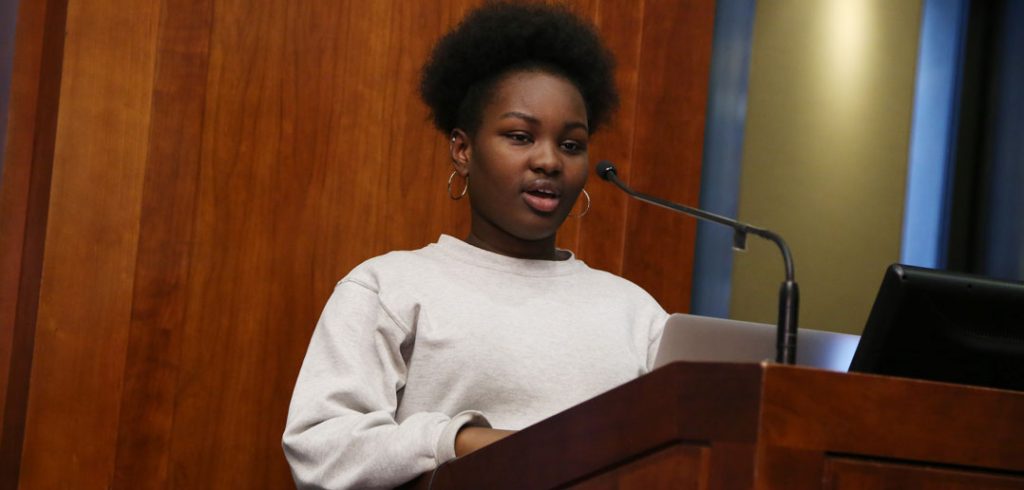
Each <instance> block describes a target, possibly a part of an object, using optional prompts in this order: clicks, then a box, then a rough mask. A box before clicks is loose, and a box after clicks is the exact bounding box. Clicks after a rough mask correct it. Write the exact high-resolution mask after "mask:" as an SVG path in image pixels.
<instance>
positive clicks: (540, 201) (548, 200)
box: [523, 192, 559, 213]
mask: <svg viewBox="0 0 1024 490" xmlns="http://www.w3.org/2000/svg"><path fill="white" fill-rule="evenodd" d="M523 200H524V201H526V205H527V206H530V207H531V208H533V209H534V210H536V211H539V212H541V213H550V212H552V211H554V210H555V208H557V207H558V201H559V199H558V196H555V195H553V194H547V195H545V194H542V193H539V192H524V193H523Z"/></svg>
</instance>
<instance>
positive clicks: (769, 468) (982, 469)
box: [409, 362, 1024, 490]
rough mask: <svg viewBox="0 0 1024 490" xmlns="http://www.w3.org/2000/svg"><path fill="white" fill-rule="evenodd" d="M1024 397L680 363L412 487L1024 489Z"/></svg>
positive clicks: (771, 368) (780, 369) (782, 369)
mask: <svg viewBox="0 0 1024 490" xmlns="http://www.w3.org/2000/svg"><path fill="white" fill-rule="evenodd" d="M1022 441H1024V393H1021V392H1011V391H1003V390H993V389H987V388H976V387H968V386H959V385H952V384H945V383H935V382H927V381H917V380H910V379H900V378H891V377H885V376H873V375H864V374H848V373H836V372H830V371H821V370H817V369H809V368H803V367H799V366H783V365H775V364H767V363H764V364H728V363H683V362H681V363H675V364H671V365H668V366H665V367H663V368H661V369H658V370H655V371H654V372H652V373H650V374H648V375H646V376H643V377H641V378H639V379H636V380H634V381H632V382H630V383H627V384H625V385H623V386H620V387H618V388H616V389H614V390H611V391H609V392H607V393H604V394H602V395H600V396H597V397H595V398H594V399H591V400H589V401H587V402H584V403H582V404H580V405H578V406H576V407H573V408H571V409H569V410H566V411H565V412H562V413H559V414H557V415H555V416H553V417H551V418H549V419H546V420H543V421H541V422H539V423H537V424H536V425H533V426H531V427H528V428H526V429H524V430H522V431H520V432H518V433H516V434H514V435H512V436H510V437H508V438H506V439H504V440H502V441H500V442H498V443H496V444H494V445H492V446H488V447H486V448H483V449H481V450H479V451H477V452H474V453H472V454H469V455H467V456H465V457H463V458H459V459H457V460H455V461H453V462H451V463H449V464H447V465H445V466H443V467H442V468H440V469H439V470H437V471H436V472H435V473H434V474H433V475H425V477H423V478H420V479H418V480H416V481H414V482H412V483H411V484H410V485H409V487H411V488H427V486H428V483H429V477H430V476H433V484H432V487H431V488H434V489H444V488H451V489H454V488H509V489H511V488H586V489H605V488H609V489H610V488H618V489H625V488H637V489H640V488H644V489H649V488H695V489H715V490H718V489H722V490H724V489H747V488H757V489H844V490H847V489H859V488H900V489H904V488H911V489H912V488H929V489H932V488H941V489H946V488H948V489H961V488H963V489H967V488H971V489H1007V488H1019V489H1024V442H1022Z"/></svg>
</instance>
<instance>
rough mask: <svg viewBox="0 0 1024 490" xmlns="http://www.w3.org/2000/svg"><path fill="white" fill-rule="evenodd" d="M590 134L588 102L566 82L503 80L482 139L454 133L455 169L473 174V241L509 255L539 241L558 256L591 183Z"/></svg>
mask: <svg viewBox="0 0 1024 490" xmlns="http://www.w3.org/2000/svg"><path fill="white" fill-rule="evenodd" d="M588 136H589V132H588V128H587V110H586V105H585V104H584V102H583V97H582V96H581V95H580V93H579V90H577V89H576V87H575V86H574V85H573V84H572V83H571V82H569V81H568V80H566V79H565V78H563V77H560V76H557V75H552V74H550V73H547V72H543V71H519V72H513V73H510V74H508V75H506V76H504V77H503V78H501V79H499V80H498V81H497V82H496V85H495V88H494V93H493V94H492V97H491V100H490V101H489V103H488V104H486V105H485V106H484V108H483V110H482V114H481V121H480V125H479V128H478V129H477V131H476V134H474V135H473V136H472V137H470V136H469V135H467V134H466V133H464V132H462V131H460V130H456V131H455V132H454V133H453V137H454V141H453V142H452V158H453V160H455V165H456V169H457V170H458V171H459V173H460V174H462V175H467V174H468V176H469V198H470V204H471V207H472V213H473V216H472V225H471V226H472V230H471V237H475V238H476V239H479V240H480V241H482V242H483V243H484V244H486V245H488V248H491V249H492V250H497V251H504V252H512V253H510V255H517V253H515V252H516V251H518V250H524V249H525V248H531V247H530V245H529V244H528V243H526V242H538V241H539V242H544V243H545V245H549V247H550V250H551V251H552V252H553V250H554V236H555V232H556V231H557V230H558V227H559V226H560V225H561V224H562V221H564V220H565V218H566V216H567V215H568V214H569V212H570V210H572V207H573V204H574V203H575V202H576V198H577V196H579V193H580V191H581V190H582V189H583V184H585V183H586V181H587V169H588V160H587V140H588ZM548 242H550V243H548Z"/></svg>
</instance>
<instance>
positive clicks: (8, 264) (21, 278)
mask: <svg viewBox="0 0 1024 490" xmlns="http://www.w3.org/2000/svg"><path fill="white" fill-rule="evenodd" d="M66 19H67V0H50V1H44V2H22V3H21V6H20V9H19V12H18V23H17V36H16V41H15V54H14V68H13V71H12V75H11V105H10V113H9V114H10V115H9V120H8V122H9V125H8V133H7V148H6V158H5V164H4V176H3V180H2V184H3V188H2V190H0V244H2V245H0V247H2V248H0V264H2V267H0V407H2V410H3V412H2V413H3V423H2V425H0V431H2V432H0V488H4V489H6V488H16V487H17V483H18V473H19V467H20V463H21V449H22V442H23V438H24V433H25V417H26V411H27V406H28V392H29V377H30V375H31V370H32V353H33V348H34V339H35V327H36V314H37V312H38V307H39V286H40V282H41V279H42V268H43V250H44V245H45V242H46V225H47V215H48V212H49V200H50V179H51V175H52V172H53V155H54V144H55V141H56V135H57V113H58V107H59V102H60V85H61V75H62V67H63V61H64V28H65V23H66Z"/></svg>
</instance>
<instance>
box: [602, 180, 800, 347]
mask: <svg viewBox="0 0 1024 490" xmlns="http://www.w3.org/2000/svg"><path fill="white" fill-rule="evenodd" d="M596 171H597V175H598V176H599V177H601V178H602V179H604V180H607V181H609V182H611V183H613V184H615V186H616V187H618V188H619V189H622V191H623V192H625V193H626V194H629V195H630V196H632V197H633V198H635V199H638V200H640V201H643V202H646V203H649V204H654V205H655V206H660V207H663V208H666V209H670V210H672V211H676V212H679V213H683V214H687V215H690V216H693V217H694V218H697V219H702V220H705V221H710V222H712V223H718V224H720V225H725V226H728V227H730V228H732V229H733V240H732V241H733V248H734V249H736V250H746V246H747V235H748V234H752V235H755V236H759V237H761V238H764V239H766V240H770V241H771V242H772V243H774V244H775V245H776V246H778V247H779V251H780V252H782V260H783V262H784V263H785V267H786V280H785V281H784V282H783V283H782V286H781V287H780V288H779V321H778V332H777V337H776V350H775V362H779V363H784V364H796V335H797V314H798V312H799V306H800V304H799V303H800V290H799V288H798V287H797V284H796V278H795V272H794V266H793V254H792V253H791V252H790V251H789V246H788V245H786V241H785V240H783V239H782V237H781V236H780V235H779V234H778V233H775V232H773V231H771V230H767V229H764V228H758V227H756V226H753V225H750V224H747V223H742V222H740V221H736V220H734V219H732V218H726V217H725V216H720V215H717V214H714V213H709V212H707V211H704V210H702V209H697V208H691V207H689V206H684V205H682V204H677V203H674V202H672V201H667V200H665V199H661V198H659V197H654V196H649V195H647V194H643V193H640V192H636V191H634V190H633V189H631V188H630V187H629V186H627V185H626V184H625V183H623V182H622V181H621V180H619V176H618V173H617V172H616V171H615V164H613V163H612V162H609V161H608V160H602V161H600V162H598V164H597V168H596Z"/></svg>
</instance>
